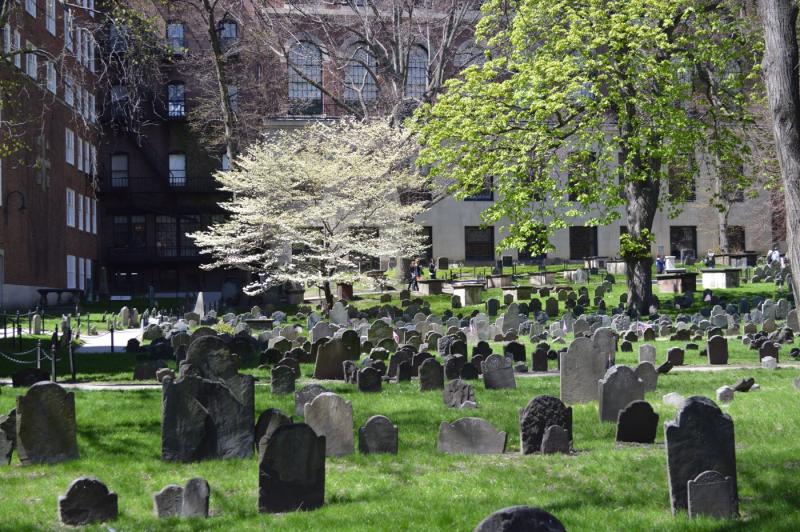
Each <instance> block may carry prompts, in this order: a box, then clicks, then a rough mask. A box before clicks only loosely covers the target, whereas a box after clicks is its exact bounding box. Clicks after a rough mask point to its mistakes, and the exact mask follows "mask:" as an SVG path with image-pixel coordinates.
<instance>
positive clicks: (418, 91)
mask: <svg viewBox="0 0 800 532" xmlns="http://www.w3.org/2000/svg"><path fill="white" fill-rule="evenodd" d="M427 86H428V52H427V51H426V50H425V48H423V47H421V46H414V47H413V48H411V50H409V52H408V68H407V70H406V96H407V97H409V98H417V99H420V100H421V99H422V97H423V96H424V95H425V89H426V88H427Z"/></svg>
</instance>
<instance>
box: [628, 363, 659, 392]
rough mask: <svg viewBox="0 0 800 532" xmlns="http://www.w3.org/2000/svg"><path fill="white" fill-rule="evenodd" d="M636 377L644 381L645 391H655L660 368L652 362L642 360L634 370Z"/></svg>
mask: <svg viewBox="0 0 800 532" xmlns="http://www.w3.org/2000/svg"><path fill="white" fill-rule="evenodd" d="M633 373H634V375H636V378H637V379H639V380H640V381H642V387H643V388H644V391H645V393H647V392H654V391H655V390H656V387H657V386H658V370H657V369H656V367H655V366H654V365H653V364H651V363H650V362H641V363H640V364H639V365H638V366H636V369H635V370H633Z"/></svg>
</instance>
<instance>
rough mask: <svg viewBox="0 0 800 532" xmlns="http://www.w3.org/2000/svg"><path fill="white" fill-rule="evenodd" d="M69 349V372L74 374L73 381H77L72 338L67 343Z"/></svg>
mask: <svg viewBox="0 0 800 532" xmlns="http://www.w3.org/2000/svg"><path fill="white" fill-rule="evenodd" d="M67 349H68V350H69V351H67V352H68V353H69V372H70V374H71V375H72V382H75V380H76V379H75V358H74V356H73V353H72V339H71V338H70V342H69V344H67Z"/></svg>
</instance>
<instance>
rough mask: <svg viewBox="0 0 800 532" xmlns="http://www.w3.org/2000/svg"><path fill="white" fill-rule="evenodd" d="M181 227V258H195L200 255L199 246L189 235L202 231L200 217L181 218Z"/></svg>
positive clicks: (179, 243) (179, 241) (179, 244)
mask: <svg viewBox="0 0 800 532" xmlns="http://www.w3.org/2000/svg"><path fill="white" fill-rule="evenodd" d="M180 225H181V226H180V232H179V233H178V238H179V240H178V247H179V248H180V254H181V257H194V256H196V255H197V254H198V250H197V246H196V245H195V243H194V240H192V239H191V238H189V237H188V236H187V235H189V234H190V233H194V232H195V231H199V230H200V216H198V215H196V214H193V215H189V216H181V219H180Z"/></svg>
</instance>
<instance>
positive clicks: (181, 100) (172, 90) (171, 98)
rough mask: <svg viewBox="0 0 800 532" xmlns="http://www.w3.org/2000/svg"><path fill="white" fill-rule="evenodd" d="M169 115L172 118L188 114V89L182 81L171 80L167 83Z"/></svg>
mask: <svg viewBox="0 0 800 532" xmlns="http://www.w3.org/2000/svg"><path fill="white" fill-rule="evenodd" d="M167 115H168V116H169V117H170V118H181V117H184V116H186V89H185V85H184V84H183V82H182V81H171V82H169V84H168V85H167Z"/></svg>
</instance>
